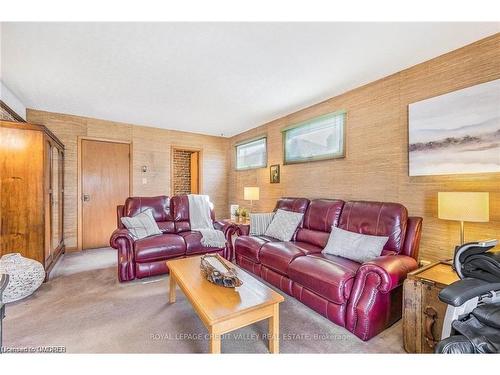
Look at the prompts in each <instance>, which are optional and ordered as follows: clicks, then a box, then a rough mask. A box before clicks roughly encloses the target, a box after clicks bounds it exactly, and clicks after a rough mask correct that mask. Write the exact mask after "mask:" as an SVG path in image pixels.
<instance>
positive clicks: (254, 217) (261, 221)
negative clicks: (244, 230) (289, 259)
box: [250, 212, 274, 236]
mask: <svg viewBox="0 0 500 375" xmlns="http://www.w3.org/2000/svg"><path fill="white" fill-rule="evenodd" d="M273 217H274V212H270V213H265V214H250V235H253V236H262V235H263V234H264V233H266V229H267V227H268V226H269V224H271V221H272V220H273Z"/></svg>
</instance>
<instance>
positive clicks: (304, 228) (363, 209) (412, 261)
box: [234, 198, 422, 340]
mask: <svg viewBox="0 0 500 375" xmlns="http://www.w3.org/2000/svg"><path fill="white" fill-rule="evenodd" d="M278 208H280V209H283V210H289V211H294V212H301V213H303V214H304V218H303V220H302V223H301V225H300V226H299V228H298V229H297V231H296V232H295V234H294V236H293V238H292V240H291V241H289V242H280V241H279V240H276V239H274V238H271V237H266V236H249V235H248V233H247V234H246V235H245V234H244V235H242V236H239V237H238V238H237V239H236V242H235V249H234V250H235V253H236V262H237V264H238V265H239V266H240V267H242V268H244V269H247V270H249V271H251V272H252V273H254V274H256V275H258V276H260V277H261V278H263V279H264V280H266V281H267V282H269V283H270V284H272V285H275V286H276V287H278V288H280V289H281V290H283V291H284V292H286V293H287V294H289V295H291V296H293V297H295V298H297V299H298V300H299V301H301V302H302V303H304V304H306V305H307V306H309V307H311V308H312V309H314V310H315V311H317V312H319V313H320V314H322V315H323V316H325V317H327V318H328V319H330V320H331V321H332V322H334V323H336V324H338V325H340V326H342V327H345V328H346V329H348V330H349V331H350V332H353V333H354V334H355V335H356V336H358V337H359V338H361V339H362V340H368V339H370V338H371V337H373V336H375V335H377V334H378V333H379V332H381V331H382V330H384V329H385V328H386V327H388V326H390V325H391V324H393V323H394V322H396V321H397V320H399V319H400V318H401V309H402V283H403V281H404V279H405V278H406V274H407V273H408V272H410V271H412V270H414V269H416V268H417V261H416V259H417V255H418V247H419V242H420V232H421V227H422V219H421V218H419V217H408V212H407V210H406V208H405V207H404V206H402V205H400V204H397V203H382V202H363V201H349V202H343V201H341V200H327V199H316V200H312V201H309V200H308V199H305V198H283V199H280V200H279V201H278V202H277V204H276V208H275V209H278ZM332 225H335V226H337V227H340V228H342V229H345V230H348V231H352V232H358V233H363V234H369V235H380V236H388V237H389V240H388V241H387V244H386V245H385V247H384V250H383V252H382V254H381V256H379V257H378V258H376V259H373V260H371V261H369V262H366V263H363V264H360V263H357V262H354V261H352V260H349V259H346V258H342V257H338V256H333V255H324V254H322V253H321V250H322V249H323V248H324V247H325V245H326V243H327V240H328V237H329V234H330V231H331V226H332ZM247 229H248V228H247Z"/></svg>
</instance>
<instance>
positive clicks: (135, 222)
mask: <svg viewBox="0 0 500 375" xmlns="http://www.w3.org/2000/svg"><path fill="white" fill-rule="evenodd" d="M121 221H122V223H123V225H125V228H127V229H128V231H129V233H130V235H131V236H132V237H133V238H134V239H135V240H140V239H141V238H146V237H150V236H154V235H157V234H161V230H160V228H158V224H156V221H155V218H154V217H153V210H152V209H148V210H146V211H143V212H141V213H139V214H137V215H135V216H132V217H122V218H121Z"/></svg>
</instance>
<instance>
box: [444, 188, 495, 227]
mask: <svg viewBox="0 0 500 375" xmlns="http://www.w3.org/2000/svg"><path fill="white" fill-rule="evenodd" d="M489 200H490V195H489V193H483V192H481V193H478V192H440V193H438V217H439V218H440V219H444V220H457V221H472V222H487V221H489V219H490V212H489Z"/></svg>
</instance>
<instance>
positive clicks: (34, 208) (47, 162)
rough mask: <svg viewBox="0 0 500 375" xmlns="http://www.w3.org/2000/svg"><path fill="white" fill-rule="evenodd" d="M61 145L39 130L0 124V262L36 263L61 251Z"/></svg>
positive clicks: (46, 264) (50, 264)
mask: <svg viewBox="0 0 500 375" xmlns="http://www.w3.org/2000/svg"><path fill="white" fill-rule="evenodd" d="M63 187H64V145H63V144H62V143H61V141H60V140H59V139H57V137H56V136H55V135H54V134H52V133H51V132H50V131H49V130H48V129H47V128H46V127H45V126H41V125H34V124H28V123H22V122H10V121H0V256H1V255H4V254H8V253H21V255H23V256H25V257H28V258H31V259H35V260H37V261H39V262H41V263H42V264H43V265H44V267H45V271H46V273H47V275H48V274H49V272H50V270H51V269H52V267H53V266H54V264H55V263H56V261H57V259H58V257H59V256H60V255H61V253H62V252H63V251H64V237H63V214H64V208H63V201H64V189H63Z"/></svg>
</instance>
